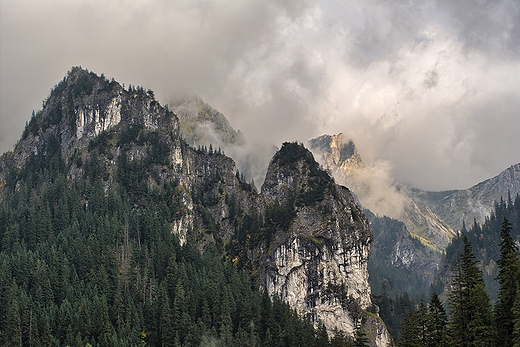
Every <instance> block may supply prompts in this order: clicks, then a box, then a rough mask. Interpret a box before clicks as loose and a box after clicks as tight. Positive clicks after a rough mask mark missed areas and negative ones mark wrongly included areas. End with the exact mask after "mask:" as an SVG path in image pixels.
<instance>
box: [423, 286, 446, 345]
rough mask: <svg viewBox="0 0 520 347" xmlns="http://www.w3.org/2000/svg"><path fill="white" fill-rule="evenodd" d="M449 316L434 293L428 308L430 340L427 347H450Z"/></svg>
mask: <svg viewBox="0 0 520 347" xmlns="http://www.w3.org/2000/svg"><path fill="white" fill-rule="evenodd" d="M447 325H448V316H447V315H446V310H445V309H444V306H443V304H442V303H441V301H440V300H439V296H438V295H437V294H436V293H433V295H432V297H431V299H430V305H429V307H428V320H427V326H428V327H427V329H428V338H427V342H426V346H427V347H447V346H448V333H447Z"/></svg>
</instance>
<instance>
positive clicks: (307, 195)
mask: <svg viewBox="0 0 520 347" xmlns="http://www.w3.org/2000/svg"><path fill="white" fill-rule="evenodd" d="M272 161H273V163H275V164H277V165H278V166H280V167H281V168H287V169H289V170H296V169H297V165H298V164H299V163H301V165H302V167H301V168H299V169H300V170H301V171H302V174H303V173H304V174H306V175H307V182H305V184H304V186H303V187H301V188H300V189H299V190H298V192H297V193H296V195H295V197H294V204H295V205H296V206H312V205H314V204H316V203H317V202H320V201H322V200H323V199H324V198H325V192H326V191H327V190H329V191H330V192H334V179H333V178H332V177H331V176H330V175H329V174H328V173H327V172H326V171H325V170H323V169H322V168H321V167H320V165H319V164H318V163H317V162H316V161H315V160H314V157H313V155H312V153H311V152H310V151H309V150H307V149H306V148H305V147H304V146H303V145H301V144H298V143H296V142H284V143H283V144H282V148H281V149H280V150H279V151H278V152H277V153H276V154H275V156H274V157H273V159H272Z"/></svg>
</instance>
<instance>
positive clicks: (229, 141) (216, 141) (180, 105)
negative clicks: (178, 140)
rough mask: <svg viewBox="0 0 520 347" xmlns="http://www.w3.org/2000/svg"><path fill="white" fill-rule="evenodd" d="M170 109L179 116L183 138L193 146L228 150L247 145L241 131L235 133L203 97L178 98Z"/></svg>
mask: <svg viewBox="0 0 520 347" xmlns="http://www.w3.org/2000/svg"><path fill="white" fill-rule="evenodd" d="M168 107H169V108H170V109H171V110H172V111H173V112H174V113H175V114H176V115H177V117H178V118H179V121H180V125H181V128H180V130H181V135H182V138H183V139H184V140H185V141H186V142H187V143H188V144H189V145H191V146H195V145H205V146H209V145H210V144H213V146H216V147H222V148H227V147H229V146H239V145H243V144H244V143H245V140H244V136H243V135H242V133H241V132H240V130H238V131H235V129H233V127H232V126H231V125H230V124H229V121H228V120H227V119H226V117H225V116H224V115H223V114H222V113H220V112H219V111H217V110H216V109H214V108H212V107H211V106H210V105H208V104H207V103H206V102H205V101H204V100H203V99H202V98H201V97H199V96H196V95H191V96H180V95H178V96H176V97H174V98H172V100H170V102H169V103H168Z"/></svg>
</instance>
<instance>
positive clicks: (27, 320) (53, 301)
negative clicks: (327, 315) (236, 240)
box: [0, 144, 315, 346]
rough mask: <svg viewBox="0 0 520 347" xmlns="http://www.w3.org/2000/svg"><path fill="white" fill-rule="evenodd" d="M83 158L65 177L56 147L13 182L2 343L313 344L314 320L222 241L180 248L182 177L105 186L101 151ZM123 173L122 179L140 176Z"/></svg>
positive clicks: (2, 234) (3, 210) (1, 210)
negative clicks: (159, 184)
mask: <svg viewBox="0 0 520 347" xmlns="http://www.w3.org/2000/svg"><path fill="white" fill-rule="evenodd" d="M83 165H85V166H86V167H88V169H87V170H86V172H87V174H86V176H84V177H82V178H80V179H78V180H76V181H75V182H73V183H71V182H69V181H67V179H66V177H65V175H64V170H63V169H64V163H63V161H62V159H61V157H60V152H59V151H57V148H56V147H53V146H52V144H49V145H48V147H47V150H46V151H45V152H44V153H40V154H38V155H35V156H33V157H32V158H31V159H30V161H29V163H28V165H27V166H26V167H25V168H24V169H23V170H21V171H20V172H14V171H13V172H12V173H11V176H10V177H11V179H9V180H8V182H6V185H7V186H6V187H5V191H4V195H3V198H2V202H1V204H0V240H1V243H0V247H1V249H0V266H1V271H0V276H1V277H0V300H1V302H0V317H1V318H0V319H1V324H0V325H1V326H2V327H3V328H2V329H1V339H2V345H8V346H18V345H23V346H65V345H71V346H85V345H86V344H88V343H90V344H91V345H93V346H131V345H134V346H135V345H141V344H144V343H146V344H148V345H152V346H161V345H162V346H198V345H210V344H211V343H215V342H218V343H221V344H222V345H226V346H230V345H234V344H237V345H239V346H248V345H249V346H255V345H260V341H263V342H264V343H263V344H262V345H271V343H273V344H274V343H276V345H279V344H280V343H281V345H284V346H299V345H302V346H304V345H306V346H313V345H314V344H315V331H314V329H313V327H312V324H311V323H310V322H309V321H307V320H305V319H303V318H300V317H298V316H297V315H296V313H295V312H294V311H293V310H291V309H290V308H289V307H288V306H287V305H286V304H283V303H282V302H281V301H280V300H277V299H276V298H275V299H274V301H271V299H270V298H269V297H268V296H266V295H265V294H262V293H261V292H260V291H259V290H258V288H257V287H256V286H254V285H253V284H252V282H251V280H250V278H249V277H248V276H247V275H245V274H239V272H238V271H237V269H236V267H235V266H234V265H233V263H232V261H231V260H226V259H222V257H221V256H222V249H217V248H216V247H215V246H211V245H210V246H208V247H209V248H208V249H206V250H205V252H204V254H203V255H201V253H200V252H199V250H198V249H197V248H196V245H195V241H194V239H192V238H188V240H187V242H186V243H185V244H184V245H183V246H180V244H179V240H178V239H177V237H176V236H175V235H173V234H172V233H171V225H170V223H171V222H172V221H173V220H175V219H179V218H180V216H181V215H182V214H183V213H185V206H184V205H183V203H182V202H181V200H180V196H179V194H178V189H179V188H178V183H177V182H172V183H170V184H168V185H167V186H165V187H163V189H161V190H153V189H147V188H146V186H145V187H142V189H140V190H138V191H135V190H134V191H131V190H130V189H128V188H129V187H130V186H132V185H130V184H129V185H126V184H123V185H122V187H121V188H109V189H108V190H105V189H104V188H103V184H102V176H103V174H104V173H103V170H102V169H101V168H99V164H98V163H96V161H95V156H93V159H92V161H90V162H86V163H84V164H83ZM119 169H120V170H121V175H122V177H121V178H124V181H131V180H132V177H133V176H134V175H139V169H137V168H128V164H125V163H120V165H119ZM124 170H126V171H124ZM15 176H16V180H15ZM17 180H18V182H19V184H17V185H16V186H14V185H13V182H16V181H17ZM275 317H276V319H275ZM269 341H271V342H269Z"/></svg>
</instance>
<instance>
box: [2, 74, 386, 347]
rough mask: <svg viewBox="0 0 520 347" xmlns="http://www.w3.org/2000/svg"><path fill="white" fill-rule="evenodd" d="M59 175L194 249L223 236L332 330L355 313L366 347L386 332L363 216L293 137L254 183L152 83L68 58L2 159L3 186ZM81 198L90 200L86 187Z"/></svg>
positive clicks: (272, 286) (349, 328)
mask: <svg viewBox="0 0 520 347" xmlns="http://www.w3.org/2000/svg"><path fill="white" fill-rule="evenodd" d="M194 102H195V103H198V102H199V101H194ZM49 163H50V164H49ZM57 175H59V176H60V177H61V178H62V179H63V180H67V181H68V184H70V185H72V184H74V182H96V184H97V186H96V187H98V188H99V194H100V196H103V195H105V194H107V193H110V192H111V193H114V194H115V193H122V195H123V196H125V198H126V197H127V198H128V206H131V211H132V214H136V215H141V214H146V208H147V207H148V208H152V207H153V208H158V209H160V210H161V212H160V214H157V216H159V215H161V216H163V217H164V220H163V221H161V222H163V223H164V228H163V229H164V230H165V231H170V230H171V233H173V234H176V235H177V236H178V238H179V240H180V243H181V244H185V243H186V242H187V241H186V240H188V237H190V239H191V238H193V240H194V241H195V242H196V245H197V247H199V249H200V251H201V252H204V249H206V248H207V246H208V245H220V246H221V248H219V250H220V251H221V252H222V253H223V255H224V256H226V257H230V259H233V264H236V266H240V267H241V268H242V269H243V270H244V271H248V270H254V271H252V273H254V276H255V279H258V284H259V285H260V286H262V287H263V288H265V289H266V290H267V292H268V293H269V294H271V295H275V294H277V295H279V296H280V297H281V298H282V299H283V300H284V301H285V302H287V303H289V305H291V307H293V308H294V309H296V310H297V311H298V312H299V313H301V314H302V315H309V316H311V317H312V318H313V320H314V322H315V324H316V325H317V324H318V322H323V323H324V324H325V326H326V328H327V330H328V331H329V333H332V332H333V331H334V328H336V327H337V328H338V329H340V330H343V331H345V332H346V333H348V334H350V335H351V334H352V333H353V331H354V328H355V327H356V326H357V325H358V324H363V327H364V328H365V330H367V331H368V332H369V336H370V338H371V346H386V345H387V344H388V342H389V341H390V339H389V336H388V333H387V331H386V328H385V326H384V324H383V323H382V322H381V320H380V319H379V317H377V307H375V306H374V305H372V302H371V298H370V286H369V284H368V272H367V262H368V256H369V252H370V246H371V242H372V232H371V230H370V227H369V224H368V220H367V218H366V217H365V216H364V214H363V213H362V212H361V210H360V209H359V207H358V206H357V205H356V204H355V202H354V199H353V197H352V194H351V193H350V191H349V190H348V189H347V188H345V187H341V186H338V185H336V184H335V183H334V180H333V179H332V178H331V177H330V176H329V174H328V173H327V172H326V171H325V170H323V169H322V168H321V167H320V165H319V164H318V163H317V162H316V161H315V160H314V157H313V155H312V153H311V152H310V151H309V150H307V149H306V148H305V147H303V145H301V144H298V143H284V144H283V145H282V147H281V149H280V150H279V151H278V153H277V154H276V155H275V156H274V157H273V159H272V160H271V163H270V165H269V168H268V172H267V176H266V179H265V181H264V185H263V186H262V192H261V194H258V193H257V192H256V190H255V189H254V186H251V185H250V184H248V183H246V182H245V181H244V180H243V179H242V178H241V177H240V175H238V174H237V170H236V166H235V163H234V161H233V160H232V159H231V158H229V157H226V156H225V155H223V154H222V153H221V152H220V151H219V150H214V148H213V147H210V148H209V150H208V149H207V148H199V149H194V148H191V147H189V146H188V145H187V144H186V143H185V142H184V141H183V140H182V139H181V130H180V125H179V120H178V118H177V116H176V115H175V114H174V113H173V112H172V111H170V110H168V109H167V108H166V107H162V106H161V105H160V104H159V103H158V102H157V101H156V100H155V98H154V95H153V92H152V91H150V90H145V89H144V88H142V87H132V86H130V87H128V89H125V88H123V87H122V86H121V85H120V84H119V83H117V82H115V81H108V80H107V79H106V78H104V76H97V75H96V74H94V73H92V72H89V71H88V70H84V69H81V68H73V69H72V70H71V71H70V72H69V74H68V75H67V76H66V77H65V78H64V79H63V80H62V81H61V82H60V83H58V85H57V86H56V87H55V88H54V90H53V92H52V93H51V95H50V96H49V98H48V99H47V100H46V101H45V102H44V107H43V109H42V110H41V111H38V112H37V113H36V114H35V115H34V116H33V117H32V119H31V121H30V122H29V124H28V125H27V127H26V129H25V131H24V134H23V136H22V139H21V140H20V141H19V143H18V144H17V146H16V147H15V150H14V151H13V152H12V153H9V154H7V155H4V156H2V158H1V159H0V182H1V183H2V185H4V182H5V185H4V187H6V188H2V189H6V190H9V192H10V193H16V192H17V190H19V189H29V188H28V187H29V186H30V183H31V182H29V185H28V184H27V181H28V180H29V179H28V178H27V177H29V178H30V179H33V180H34V179H35V178H38V179H41V180H45V179H47V178H50V177H56V176H57ZM85 184H86V183H85ZM20 187H22V188H20ZM23 187H25V188H23ZM0 193H1V192H0ZM105 196H106V195H105ZM0 197H1V196H0ZM80 199H81V201H80V203H81V204H82V206H84V208H85V209H87V208H89V207H88V206H89V196H88V194H83V195H81V197H80ZM152 215H154V214H152ZM224 245H229V246H224ZM366 311H371V312H372V314H368V313H367V312H366Z"/></svg>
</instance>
